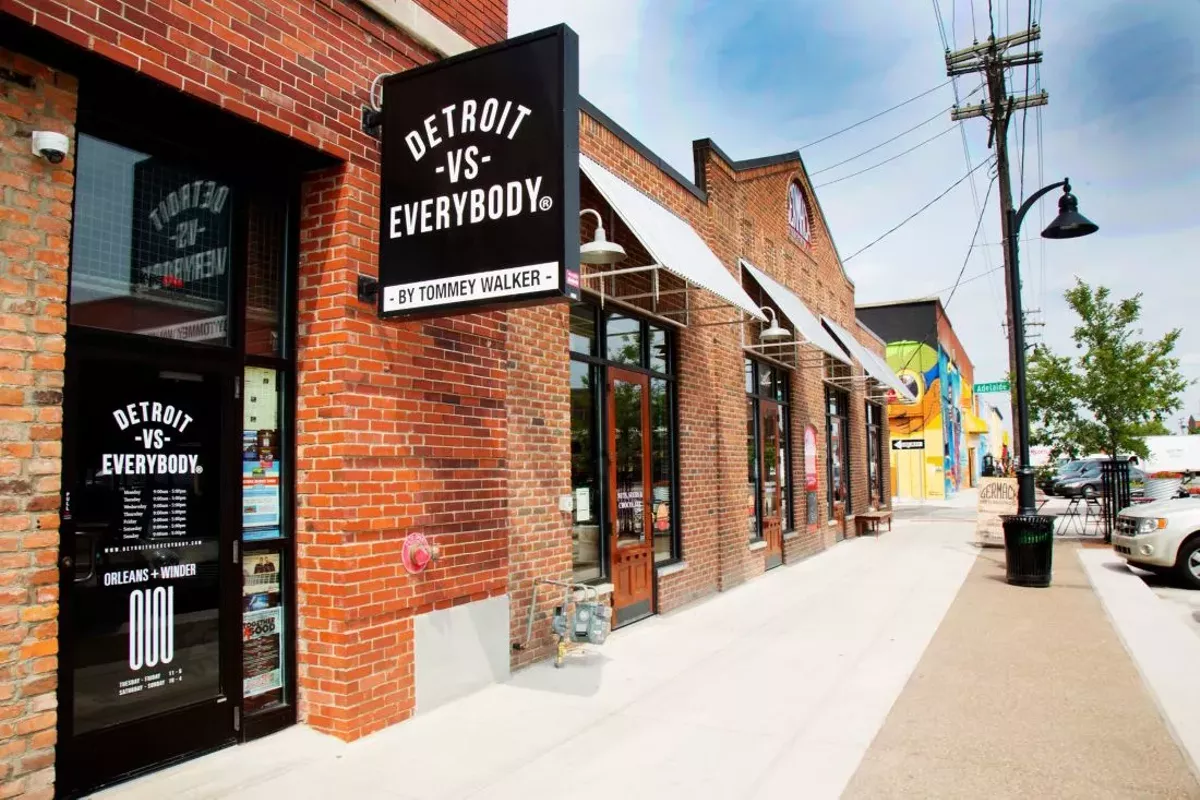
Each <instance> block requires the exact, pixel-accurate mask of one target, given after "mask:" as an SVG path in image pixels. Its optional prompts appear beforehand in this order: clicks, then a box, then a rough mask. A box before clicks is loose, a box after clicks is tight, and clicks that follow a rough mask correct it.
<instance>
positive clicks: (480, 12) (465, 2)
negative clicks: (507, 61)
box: [419, 0, 508, 43]
mask: <svg viewBox="0 0 1200 800" xmlns="http://www.w3.org/2000/svg"><path fill="white" fill-rule="evenodd" d="M419 5H421V6H424V7H425V9H426V10H428V11H430V12H431V13H432V14H433V15H434V16H435V17H437V18H438V19H440V20H441V21H442V22H444V23H446V24H447V25H449V26H450V27H451V28H453V29H454V30H455V31H457V32H458V33H460V34H462V35H463V36H465V37H466V38H467V39H469V40H471V41H472V42H477V43H478V42H495V41H499V40H500V39H507V38H508V3H507V1H506V0H453V1H452V2H446V0H419Z"/></svg>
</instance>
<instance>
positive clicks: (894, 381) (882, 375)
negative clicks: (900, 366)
mask: <svg viewBox="0 0 1200 800" xmlns="http://www.w3.org/2000/svg"><path fill="white" fill-rule="evenodd" d="M821 322H822V323H824V324H825V327H826V328H828V329H829V332H830V333H832V334H833V336H834V338H836V339H837V340H838V341H839V342H840V343H841V344H842V346H843V347H845V348H846V351H847V352H848V353H850V354H851V355H852V356H854V357H855V358H856V359H858V363H860V364H862V366H863V369H864V370H865V371H866V373H867V375H869V376H870V377H872V378H874V379H875V380H876V381H878V382H879V383H880V384H882V385H883V386H886V387H887V388H889V389H893V390H895V392H896V396H897V397H899V398H900V399H901V400H903V401H904V402H907V403H911V402H912V401H913V400H915V399H916V398H915V397H913V396H912V394H911V393H910V392H909V391H908V389H907V388H906V387H905V385H904V383H903V382H901V380H900V378H898V377H897V376H896V373H895V372H893V371H892V368H891V367H889V366H888V365H887V362H886V361H884V360H883V359H882V358H880V357H879V356H877V355H875V354H874V353H872V352H871V351H870V350H868V349H867V348H865V347H863V346H862V345H861V344H859V341H858V340H857V339H855V338H854V337H853V336H851V335H850V333H849V332H848V331H847V330H846V329H845V328H843V327H842V326H840V325H838V324H837V323H836V322H834V321H833V320H831V319H830V318H829V317H821Z"/></svg>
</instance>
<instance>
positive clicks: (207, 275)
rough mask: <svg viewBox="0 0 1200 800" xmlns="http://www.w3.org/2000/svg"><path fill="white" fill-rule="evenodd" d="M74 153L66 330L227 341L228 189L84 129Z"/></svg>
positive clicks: (232, 202)
mask: <svg viewBox="0 0 1200 800" xmlns="http://www.w3.org/2000/svg"><path fill="white" fill-rule="evenodd" d="M78 147H79V155H78V158H77V163H76V173H75V209H74V219H73V224H72V240H71V289H70V296H69V304H70V321H71V324H72V325H77V326H86V327H91V328H104V329H107V330H114V331H121V332H124V333H136V334H141V335H143V336H155V337H161V338H166V339H178V340H183V341H190V342H203V343H205V344H216V345H223V344H228V342H229V330H228V327H229V326H228V321H229V286H230V275H231V270H232V264H231V258H232V252H233V217H234V213H235V208H236V206H237V204H238V202H239V197H238V196H237V195H236V194H235V192H234V190H233V189H232V188H231V187H230V186H229V185H228V184H227V183H225V182H224V181H223V180H220V179H218V178H215V177H214V176H212V175H207V174H204V173H202V172H198V171H195V170H191V169H185V168H183V167H181V166H179V165H177V164H175V163H173V162H171V161H170V160H169V159H163V158H158V157H155V156H150V155H147V154H145V153H140V152H138V151H136V150H132V149H130V148H127V147H122V146H121V145H118V144H114V143H112V142H107V141H104V140H103V139H98V138H96V137H93V136H89V135H88V134H86V133H81V134H79V144H78ZM276 268H277V267H276ZM275 302H276V304H275V306H274V311H275V315H276V322H277V319H278V298H277V297H276V301H275Z"/></svg>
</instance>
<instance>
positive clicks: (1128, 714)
mask: <svg viewBox="0 0 1200 800" xmlns="http://www.w3.org/2000/svg"><path fill="white" fill-rule="evenodd" d="M1078 552H1079V548H1078V545H1076V544H1073V543H1061V544H1059V545H1058V546H1057V548H1056V550H1055V554H1054V582H1053V584H1052V586H1051V588H1049V589H1020V588H1016V587H1012V586H1009V585H1007V584H1006V583H1005V582H1004V553H1003V551H1002V550H984V551H981V554H980V556H979V558H978V560H977V562H976V563H975V566H974V569H972V571H971V574H970V576H969V577H968V578H967V580H966V583H965V584H964V585H963V587H962V589H961V591H960V592H959V594H958V597H957V599H956V600H955V602H954V605H953V606H952V607H951V609H950V611H949V613H948V614H947V615H946V618H945V620H944V622H943V623H942V626H941V628H940V629H939V630H938V633H937V636H936V637H935V638H934V640H933V642H932V643H931V644H930V646H929V648H928V650H927V651H926V653H925V655H924V657H923V658H922V660H921V663H920V665H919V667H918V668H917V670H916V672H915V674H914V675H913V677H912V680H910V681H909V683H908V686H907V687H906V688H905V690H904V693H903V694H902V695H901V696H900V698H899V700H898V701H897V702H896V704H895V707H894V708H893V710H892V713H891V715H890V716H889V717H888V720H887V723H886V725H885V726H884V727H883V729H882V730H881V731H880V733H879V735H878V737H877V738H876V739H875V741H874V743H873V744H872V746H871V749H870V750H869V752H868V753H867V755H866V757H865V758H864V760H863V763H862V765H861V767H860V768H859V770H858V772H857V773H856V774H855V776H854V779H853V781H852V782H851V783H850V785H849V787H848V789H847V791H846V794H845V796H846V797H847V798H885V797H921V798H929V797H947V798H948V797H989V798H1002V797H1013V798H1017V797H1021V798H1024V797H1055V798H1073V797H1078V798H1106V797H1114V798H1116V797H1172V798H1182V797H1188V798H1200V784H1198V783H1197V781H1196V779H1195V777H1194V776H1193V775H1192V773H1191V771H1190V770H1189V768H1188V764H1187V762H1186V761H1185V759H1184V756H1183V754H1182V753H1181V751H1180V749H1179V747H1178V746H1177V745H1176V744H1175V742H1174V741H1173V740H1172V738H1171V736H1170V734H1169V733H1168V730H1167V727H1166V725H1165V724H1164V722H1163V719H1162V717H1161V716H1160V715H1159V713H1158V711H1157V708H1156V706H1155V703H1154V701H1153V700H1152V698H1151V696H1150V694H1149V693H1148V691H1147V688H1146V686H1145V684H1144V683H1143V682H1142V679H1141V677H1140V676H1139V674H1138V671H1137V670H1136V669H1135V667H1134V665H1133V663H1132V661H1131V660H1130V658H1129V655H1128V654H1127V652H1126V650H1125V648H1124V647H1123V646H1122V644H1121V641H1120V639H1119V638H1118V636H1117V633H1116V631H1115V630H1114V629H1113V626H1112V625H1111V624H1110V622H1109V620H1108V618H1107V616H1106V615H1105V612H1104V610H1103V608H1102V607H1101V604H1100V601H1099V600H1098V599H1097V597H1096V595H1095V593H1094V592H1093V591H1092V587H1091V585H1090V584H1089V582H1088V579H1087V577H1086V576H1085V575H1084V572H1083V569H1082V568H1081V564H1080V559H1079V558H1078ZM1180 655H1183V654H1182V653H1181V654H1180ZM1198 667H1200V664H1195V663H1193V664H1192V665H1191V667H1190V670H1191V674H1192V675H1193V676H1195V675H1196V674H1197V672H1196V670H1197V668H1198Z"/></svg>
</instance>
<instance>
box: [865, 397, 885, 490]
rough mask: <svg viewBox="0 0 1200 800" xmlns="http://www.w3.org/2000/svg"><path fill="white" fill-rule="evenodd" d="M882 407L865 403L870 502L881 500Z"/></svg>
mask: <svg viewBox="0 0 1200 800" xmlns="http://www.w3.org/2000/svg"><path fill="white" fill-rule="evenodd" d="M882 420H883V408H882V407H881V406H880V405H878V404H876V403H867V478H868V481H869V483H870V495H871V502H872V503H880V502H882V501H883V497H884V494H883V463H882V454H883V427H882V425H883V422H882Z"/></svg>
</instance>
